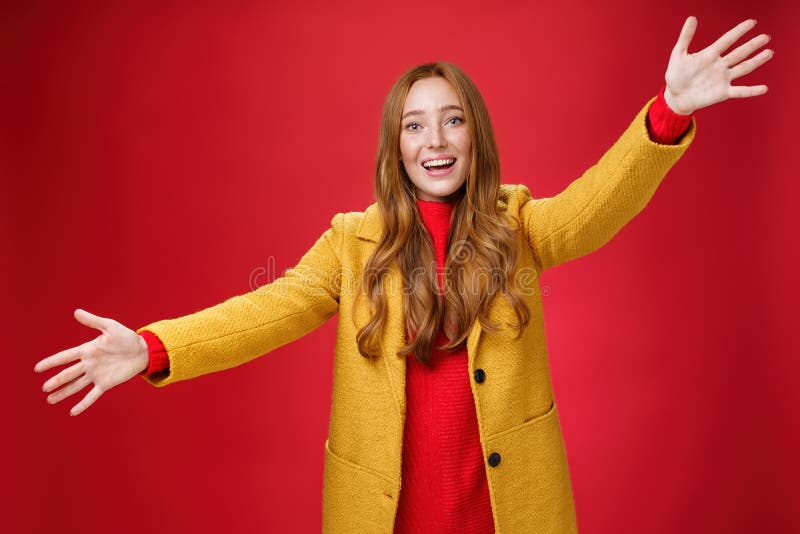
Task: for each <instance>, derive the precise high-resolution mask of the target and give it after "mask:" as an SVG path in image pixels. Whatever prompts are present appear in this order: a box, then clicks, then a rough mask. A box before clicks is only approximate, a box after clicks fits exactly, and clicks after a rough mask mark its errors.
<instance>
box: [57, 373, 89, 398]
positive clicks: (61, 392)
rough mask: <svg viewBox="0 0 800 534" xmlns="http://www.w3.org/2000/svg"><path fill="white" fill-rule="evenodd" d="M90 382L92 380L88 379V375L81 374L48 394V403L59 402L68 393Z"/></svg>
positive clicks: (78, 389)
mask: <svg viewBox="0 0 800 534" xmlns="http://www.w3.org/2000/svg"><path fill="white" fill-rule="evenodd" d="M91 383H92V381H91V380H90V379H89V377H88V376H86V375H82V376H81V377H80V378H78V379H77V380H74V381H72V382H70V383H69V384H67V385H66V386H64V387H63V388H61V389H59V390H58V391H56V392H55V393H53V394H51V395H48V396H47V402H49V403H50V404H55V403H57V402H61V401H62V400H64V399H66V398H67V397H69V396H70V395H74V394H75V393H77V392H79V391H80V390H82V389H83V388H85V387H86V386H88V385H89V384H91Z"/></svg>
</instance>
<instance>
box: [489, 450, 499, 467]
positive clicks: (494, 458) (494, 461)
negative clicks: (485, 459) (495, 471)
mask: <svg viewBox="0 0 800 534" xmlns="http://www.w3.org/2000/svg"><path fill="white" fill-rule="evenodd" d="M498 464H500V455H499V454H498V453H496V452H493V453H492V454H490V455H489V465H491V466H492V467H497V466H498Z"/></svg>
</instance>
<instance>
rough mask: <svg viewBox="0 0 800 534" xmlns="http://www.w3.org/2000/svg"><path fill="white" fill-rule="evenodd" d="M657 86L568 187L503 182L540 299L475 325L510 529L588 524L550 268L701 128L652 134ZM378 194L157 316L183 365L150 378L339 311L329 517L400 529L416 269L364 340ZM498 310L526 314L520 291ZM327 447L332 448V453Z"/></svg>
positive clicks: (328, 455)
mask: <svg viewBox="0 0 800 534" xmlns="http://www.w3.org/2000/svg"><path fill="white" fill-rule="evenodd" d="M654 100H655V98H653V99H651V100H650V101H649V102H647V103H646V104H645V105H644V107H643V108H642V109H641V111H640V112H639V113H638V114H637V115H636V117H635V119H634V120H633V122H632V123H631V124H630V125H629V126H628V127H627V128H626V129H625V131H624V132H623V133H622V135H621V137H620V138H619V139H618V140H617V141H616V142H615V143H614V144H613V146H612V147H611V148H610V149H609V150H608V151H607V152H606V153H605V154H604V155H603V156H602V157H601V158H600V159H599V161H598V162H597V163H596V164H594V165H592V166H591V167H590V168H589V169H588V170H586V171H585V172H584V173H583V174H582V175H581V176H580V177H578V178H577V179H575V180H574V181H572V182H571V183H570V184H569V185H568V186H567V187H566V188H565V189H564V190H563V191H562V192H561V193H559V194H557V195H555V196H553V197H550V198H538V199H534V198H532V197H531V194H530V192H529V190H528V188H527V187H526V186H524V185H508V184H504V185H501V186H500V200H499V207H500V209H501V210H504V211H506V212H507V213H508V214H510V215H511V216H512V220H513V221H514V222H515V231H516V238H517V246H518V247H519V251H520V255H519V264H518V268H517V271H516V274H515V276H518V277H519V278H518V279H517V286H518V287H520V288H521V290H522V291H523V294H524V299H525V302H526V303H527V305H528V307H529V309H530V312H531V321H530V323H529V326H528V327H527V328H526V329H525V330H524V332H523V334H522V336H521V337H520V339H517V340H514V339H513V338H514V336H515V335H516V333H517V331H516V330H514V329H510V328H507V329H504V330H502V331H500V332H499V333H497V334H491V333H489V332H483V331H482V328H481V326H480V323H479V322H478V321H475V323H474V324H473V326H472V327H471V330H470V333H469V336H468V338H467V353H468V366H469V376H465V377H464V379H465V380H469V381H470V387H471V389H472V395H473V398H474V400H475V410H476V413H477V420H478V426H479V432H480V442H481V446H482V448H483V451H484V453H485V457H486V459H487V462H486V464H485V469H486V476H487V480H488V485H489V492H490V499H491V504H492V513H493V517H494V524H495V528H496V532H498V533H502V534H515V533H540V532H541V533H559V534H561V533H572V532H577V522H576V515H575V507H574V503H573V494H572V486H571V481H570V473H569V466H568V461H567V453H566V448H565V445H564V441H563V438H562V431H561V425H560V421H559V417H558V407H557V403H556V402H555V398H554V395H553V388H552V384H551V376H550V369H549V363H548V356H547V350H546V347H545V332H544V321H543V315H542V300H541V295H540V288H539V276H540V274H541V273H542V271H544V270H546V269H549V268H552V267H555V266H557V265H560V264H562V263H564V262H567V261H570V260H572V259H575V258H578V257H580V256H583V255H585V254H588V253H590V252H592V251H594V250H596V249H598V248H599V247H601V246H602V245H603V244H605V243H607V242H608V241H609V240H610V239H611V238H612V237H613V236H614V235H615V234H616V233H617V232H618V231H619V230H620V229H621V228H622V227H623V226H624V225H625V224H626V223H627V222H628V221H630V220H631V219H632V218H633V217H634V216H635V215H636V214H638V213H639V212H640V211H641V210H642V209H643V208H644V207H645V205H646V204H647V203H648V201H649V200H650V198H651V197H652V196H653V194H654V192H655V191H656V188H657V187H658V185H659V183H660V182H661V180H662V179H663V178H664V176H665V175H666V173H667V171H668V170H669V169H670V168H671V167H672V165H673V164H674V163H675V162H676V161H677V160H678V159H679V158H680V157H681V156H682V155H683V153H684V152H685V151H686V149H687V148H688V146H689V145H690V144H691V142H692V140H693V139H694V135H695V128H696V125H695V120H694V119H692V123H691V126H690V127H689V129H688V130H687V132H686V133H685V134H684V135H683V137H682V138H681V139H680V140H679V141H678V142H677V144H674V145H662V144H658V143H656V142H654V141H652V140H651V139H650V137H649V135H648V130H647V126H646V122H645V121H646V116H647V111H648V109H649V107H650V106H651V105H652V103H653V102H654ZM382 228H383V226H382V221H381V218H380V214H379V211H378V209H377V204H372V205H370V206H369V207H367V208H366V209H365V210H364V211H362V212H346V213H337V214H335V215H334V216H333V218H332V220H331V225H330V228H328V229H327V230H325V231H324V233H322V235H321V236H320V237H319V238H318V239H317V240H316V242H315V243H314V245H313V246H312V247H311V249H310V250H308V251H307V252H306V253H305V254H304V255H303V257H302V258H301V259H300V261H299V263H297V265H296V266H295V267H294V268H292V269H290V270H288V271H286V272H285V273H284V275H282V276H281V277H279V278H277V279H275V280H274V281H273V282H271V283H269V284H266V285H263V286H261V287H259V288H257V289H255V290H253V291H251V292H249V293H245V294H242V295H238V296H234V297H232V298H230V299H228V300H226V301H224V302H222V303H220V304H217V305H215V306H212V307H210V308H207V309H204V310H201V311H198V312H196V313H193V314H190V315H187V316H184V317H178V318H174V319H167V320H162V321H157V322H155V323H152V324H149V325H146V326H144V327H142V328H140V329H139V330H138V331H139V332H141V331H143V330H149V331H151V332H153V333H155V334H156V335H157V336H158V337H159V338H160V339H161V341H162V343H163V344H164V347H165V349H166V351H167V354H168V357H169V362H170V363H169V370H168V371H166V372H164V373H162V374H156V375H153V376H147V377H145V379H146V380H147V381H149V382H150V383H152V384H153V385H156V386H166V385H168V384H171V383H173V382H177V381H179V380H186V379H189V378H193V377H196V376H198V375H202V374H205V373H211V372H214V371H219V370H223V369H228V368H232V367H235V366H238V365H241V364H243V363H245V362H247V361H249V360H251V359H253V358H256V357H258V356H261V355H263V354H265V353H268V352H270V351H272V350H273V349H275V348H277V347H279V346H282V345H285V344H287V343H289V342H291V341H293V340H295V339H297V338H299V337H301V336H303V335H305V334H306V333H308V332H310V331H311V330H313V329H315V328H317V327H319V326H320V325H321V324H323V323H324V322H325V321H327V320H328V319H330V318H331V317H333V316H334V315H335V314H337V313H338V314H339V319H338V327H337V336H336V350H335V362H334V375H333V399H332V406H331V416H330V427H329V433H328V437H327V439H326V440H325V443H324V448H323V447H321V448H322V449H323V450H324V455H325V468H324V477H323V532H325V533H336V534H343V533H361V534H364V533H385V534H388V533H391V532H392V530H393V527H394V521H395V515H396V511H397V503H398V497H399V494H400V490H401V484H402V480H401V472H402V471H401V458H402V451H401V447H402V444H403V425H404V414H405V406H406V398H405V379H406V369H405V366H406V360H405V358H403V357H400V356H398V355H397V351H398V349H399V348H400V346H401V345H402V344H403V343H404V342H405V326H404V321H403V304H402V281H401V277H400V273H399V271H398V270H397V268H396V265H394V266H393V268H392V269H391V270H390V272H389V276H388V278H387V279H385V281H384V284H385V285H384V292H385V294H386V297H387V311H388V324H387V327H386V328H385V331H384V332H383V333H382V337H381V340H382V346H381V354H380V356H379V357H378V358H376V359H368V358H365V357H363V356H361V354H360V353H359V351H358V347H357V343H356V333H357V332H358V329H359V328H360V327H361V326H363V325H364V324H365V323H366V321H367V320H368V319H369V306H368V302H367V300H366V298H365V297H364V296H363V295H361V297H359V298H357V296H358V289H359V287H360V286H359V283H360V277H361V275H362V273H363V269H364V266H365V264H366V261H367V259H368V258H369V256H370V254H371V253H372V252H373V250H374V249H375V247H376V244H377V242H378V241H379V240H380V239H381V235H382ZM489 319H490V320H492V321H499V322H503V323H514V322H515V321H516V315H515V314H514V312H513V308H512V307H511V306H510V304H509V303H508V301H507V299H506V298H505V297H503V296H502V295H498V297H497V298H495V299H494V300H493V301H492V303H491V306H490V309H489ZM322 452H323V451H321V453H322Z"/></svg>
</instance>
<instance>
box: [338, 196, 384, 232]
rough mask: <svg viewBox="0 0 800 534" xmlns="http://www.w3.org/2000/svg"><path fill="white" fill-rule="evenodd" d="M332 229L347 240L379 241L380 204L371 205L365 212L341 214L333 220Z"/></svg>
mask: <svg viewBox="0 0 800 534" xmlns="http://www.w3.org/2000/svg"><path fill="white" fill-rule="evenodd" d="M331 227H332V228H333V230H334V232H336V233H339V234H340V235H341V236H343V237H345V238H355V237H361V238H366V239H370V240H377V238H378V237H379V236H380V231H381V223H380V213H379V211H378V204H377V203H373V204H370V205H369V206H368V207H367V208H366V209H365V210H364V211H346V212H339V213H337V214H335V215H334V216H333V218H332V219H331Z"/></svg>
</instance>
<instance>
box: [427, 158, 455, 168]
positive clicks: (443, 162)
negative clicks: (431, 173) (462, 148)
mask: <svg viewBox="0 0 800 534" xmlns="http://www.w3.org/2000/svg"><path fill="white" fill-rule="evenodd" d="M455 162H456V160H455V159H452V158H448V159H432V160H430V161H426V162H425V163H423V164H422V166H423V167H425V168H426V169H428V168H430V167H440V166H442V165H450V164H451V163H455Z"/></svg>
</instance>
